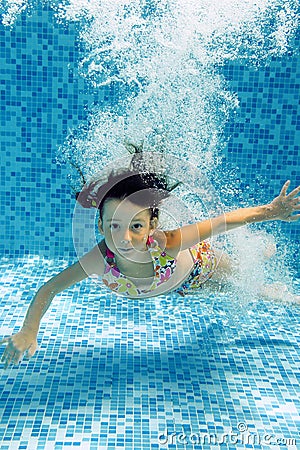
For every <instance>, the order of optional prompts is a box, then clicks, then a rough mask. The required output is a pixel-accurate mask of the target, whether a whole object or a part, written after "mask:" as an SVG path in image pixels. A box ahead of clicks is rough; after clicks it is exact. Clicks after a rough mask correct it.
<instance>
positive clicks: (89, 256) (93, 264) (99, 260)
mask: <svg viewBox="0 0 300 450" xmlns="http://www.w3.org/2000/svg"><path fill="white" fill-rule="evenodd" d="M105 253H106V246H105V241H104V239H103V240H102V241H101V242H99V243H98V244H97V245H95V247H93V248H92V250H90V251H89V252H88V253H86V254H85V255H84V256H82V258H80V260H79V262H80V264H81V265H82V267H83V269H84V270H85V272H86V274H87V275H92V274H97V275H103V273H104V270H105V259H104V258H105Z"/></svg>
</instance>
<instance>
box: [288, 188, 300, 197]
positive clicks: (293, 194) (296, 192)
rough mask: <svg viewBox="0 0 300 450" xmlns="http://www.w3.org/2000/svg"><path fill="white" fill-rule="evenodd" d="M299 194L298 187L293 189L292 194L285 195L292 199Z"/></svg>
mask: <svg viewBox="0 0 300 450" xmlns="http://www.w3.org/2000/svg"><path fill="white" fill-rule="evenodd" d="M299 192H300V186H298V187H296V188H295V189H293V190H292V192H290V193H289V195H287V197H288V198H291V197H294V196H295V195H297V194H299Z"/></svg>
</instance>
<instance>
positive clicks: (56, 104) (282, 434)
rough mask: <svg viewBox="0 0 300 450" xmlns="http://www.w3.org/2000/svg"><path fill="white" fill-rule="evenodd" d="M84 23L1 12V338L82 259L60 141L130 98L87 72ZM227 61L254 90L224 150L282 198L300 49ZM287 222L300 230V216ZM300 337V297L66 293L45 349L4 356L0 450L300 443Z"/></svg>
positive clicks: (51, 317) (295, 158) (245, 182)
mask: <svg viewBox="0 0 300 450" xmlns="http://www.w3.org/2000/svg"><path fill="white" fill-rule="evenodd" d="M76 34H77V29H76V26H74V25H72V24H67V25H66V24H64V25H58V24H56V23H55V20H54V19H53V12H52V11H51V10H50V9H49V8H48V7H47V6H46V5H44V6H43V7H42V5H39V6H37V8H36V9H34V10H33V11H32V13H31V15H25V14H23V15H22V16H20V18H19V19H18V21H17V23H16V24H15V25H14V27H13V28H12V29H9V28H5V27H3V26H2V25H0V37H1V46H0V58H1V65H0V74H1V81H0V82H1V98H0V100H1V144H0V145H1V161H2V167H1V188H2V190H1V206H2V215H1V218H0V226H1V229H2V230H3V232H2V233H1V234H0V252H1V257H2V259H1V278H0V292H1V300H0V301H1V309H0V336H1V337H2V336H7V335H10V334H11V333H13V332H16V331H18V329H19V327H20V326H21V325H22V322H23V319H24V316H25V314H26V310H27V308H28V305H29V304H30V302H31V300H32V297H33V295H34V293H35V292H36V290H37V289H38V287H39V286H41V284H43V283H44V282H45V281H46V280H47V279H49V278H50V277H51V276H53V275H54V274H56V273H57V271H58V270H59V269H61V268H64V267H66V264H70V263H71V262H73V261H74V259H75V257H76V254H75V251H74V247H73V242H72V220H71V217H72V213H73V209H74V199H73V198H72V196H71V194H70V192H69V187H68V185H67V183H66V175H67V173H66V170H65V169H64V167H61V166H58V165H57V164H56V163H55V153H56V148H57V146H58V145H60V144H62V142H63V141H64V138H65V136H66V134H67V133H68V130H69V129H70V128H73V127H75V126H77V125H78V123H80V122H81V121H82V120H83V119H84V118H85V115H86V111H87V109H88V108H89V107H90V106H91V105H92V104H94V103H98V104H101V105H102V106H103V107H105V106H107V105H108V104H110V103H111V102H112V101H113V100H114V98H115V97H117V96H118V89H119V87H118V86H116V85H114V86H110V87H104V88H101V89H92V88H91V86H88V85H87V84H86V82H85V81H84V80H83V79H82V78H81V77H80V76H79V75H78V73H77V69H76V67H77V59H78V55H79V48H78V44H77V43H76ZM222 71H223V73H224V75H225V77H226V79H227V80H228V82H229V86H230V89H232V90H233V91H235V92H237V94H238V97H239V99H240V110H239V111H238V114H237V117H236V118H235V119H234V120H233V121H230V122H229V123H228V125H227V133H228V135H230V136H231V138H230V139H229V142H228V147H227V148H226V149H224V157H225V161H226V162H227V163H228V164H229V165H231V166H232V167H233V168H234V170H235V174H236V175H237V177H238V178H239V179H240V186H241V192H242V193H243V194H245V196H247V195H248V194H247V192H249V195H248V197H249V202H250V203H251V202H254V200H255V199H254V197H253V194H254V193H255V194H256V195H257V197H256V200H257V199H259V201H265V200H269V199H270V198H272V196H273V195H275V194H276V193H277V191H278V189H279V188H280V186H281V183H282V182H283V181H285V179H287V178H292V180H294V183H295V184H297V183H298V184H299V183H300V178H299V117H300V115H299V87H300V84H299V73H300V72H299V58H297V57H296V56H293V57H290V56H289V55H287V56H284V57H283V58H280V59H279V58H278V59H275V58H274V59H273V61H271V63H270V65H269V66H267V67H261V68H260V69H259V70H255V69H254V68H253V67H250V66H249V67H244V66H242V65H240V64H238V63H228V64H227V65H225V66H224V67H223V68H222ZM247 186H249V189H247ZM257 186H258V187H259V190H257ZM227 200H228V199H227ZM229 200H230V199H229ZM234 201H236V199H232V202H234ZM228 204H229V205H230V204H231V203H230V201H229V203H228ZM279 230H281V232H283V233H286V235H287V236H290V237H291V238H292V239H293V240H294V241H298V242H299V225H293V226H291V225H290V224H288V225H285V224H282V225H280V227H279ZM37 255H38V256H37ZM4 258H5V259H4ZM59 258H64V259H63V260H62V259H59ZM298 263H299V258H298V256H297V254H296V255H295V261H294V264H295V266H296V265H297V264H298ZM296 286H297V285H296ZM299 341H300V336H299V306H296V305H289V304H283V303H281V304H280V303H275V304H272V303H270V302H266V301H262V300H258V301H254V302H253V303H250V304H249V303H243V302H242V301H241V300H239V299H238V296H237V295H236V293H234V292H232V293H231V294H228V293H227V294H225V293H224V294H222V293H220V294H209V293H207V292H206V291H205V290H203V291H201V293H200V294H199V296H197V298H196V297H193V298H192V297H186V298H185V299H181V298H176V297H172V296H165V297H164V296H161V297H158V298H155V299H149V300H147V301H138V300H130V299H126V298H122V297H116V296H115V295H113V294H111V293H109V292H107V291H106V290H104V288H103V289H102V288H100V287H99V286H96V285H95V284H94V283H93V282H92V281H91V280H86V281H84V282H82V283H81V284H80V285H76V286H75V287H74V288H73V289H70V290H67V291H65V292H64V293H62V294H60V295H58V296H56V297H55V299H54V300H53V302H52V305H51V307H50V308H49V310H48V312H47V314H46V316H45V318H44V320H43V321H42V324H41V328H40V333H39V350H38V352H37V354H36V355H35V356H34V357H33V358H32V359H31V360H30V361H27V362H26V361H23V362H22V363H21V364H20V365H19V366H18V367H12V368H9V369H7V370H3V368H2V367H0V396H1V398H0V405H1V408H0V415H1V420H0V448H1V450H8V449H9V450H11V449H12V450H15V449H28V450H33V449H38V450H40V449H49V450H50V449H55V450H56V449H57V450H58V449H62V448H78V449H93V450H94V449H95V450H96V449H103V450H104V449H117V448H120V449H124V448H125V449H134V450H139V449H143V450H147V449H160V448H170V449H173V448H174V449H181V448H187V449H188V448H199V449H201V448H205V449H206V448H207V449H209V448H216V449H217V448H227V449H245V448H258V449H260V448H274V449H275V448H291V449H292V448H295V449H296V448H299V445H300V444H299V442H300V436H299V429H300V417H299V415H300V404H299V398H300V392H299V379H300V377H299V375H300V374H299V368H300V364H299V359H300V355H299V343H300V342H299ZM166 432H167V433H168V443H165V439H166V436H165V434H166ZM208 435H210V437H208ZM222 441H224V443H223V444H222V445H221V442H222Z"/></svg>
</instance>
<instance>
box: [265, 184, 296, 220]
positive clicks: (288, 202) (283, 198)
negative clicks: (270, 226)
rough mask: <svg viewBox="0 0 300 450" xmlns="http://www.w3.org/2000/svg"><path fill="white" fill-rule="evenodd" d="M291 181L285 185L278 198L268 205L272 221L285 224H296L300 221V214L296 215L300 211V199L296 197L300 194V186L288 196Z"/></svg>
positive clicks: (269, 216) (268, 213)
mask: <svg viewBox="0 0 300 450" xmlns="http://www.w3.org/2000/svg"><path fill="white" fill-rule="evenodd" d="M290 183H291V182H290V180H288V181H286V183H284V185H283V187H282V189H281V191H280V194H279V196H278V197H276V198H274V200H273V201H272V202H271V203H270V204H269V205H267V206H268V209H267V215H268V218H269V219H271V220H276V219H277V220H283V221H285V222H295V221H296V220H299V219H300V214H294V215H293V213H295V212H296V211H300V197H296V196H297V194H299V192H300V186H298V187H297V188H295V189H294V190H293V191H292V192H290V193H289V194H287V193H286V192H287V190H288V187H289V185H290Z"/></svg>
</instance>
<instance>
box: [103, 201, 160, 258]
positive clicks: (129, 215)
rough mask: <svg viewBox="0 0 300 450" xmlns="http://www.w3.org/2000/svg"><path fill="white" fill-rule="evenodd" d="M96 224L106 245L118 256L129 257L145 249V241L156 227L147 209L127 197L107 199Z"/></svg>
mask: <svg viewBox="0 0 300 450" xmlns="http://www.w3.org/2000/svg"><path fill="white" fill-rule="evenodd" d="M98 225H99V231H100V232H101V233H102V234H103V235H104V238H105V243H106V245H107V247H108V248H109V249H110V250H111V251H112V252H113V253H116V254H117V255H118V256H119V257H123V258H130V259H131V258H132V256H133V255H137V253H140V252H145V251H146V250H147V245H146V242H147V239H148V236H149V234H150V233H151V232H153V230H154V229H155V227H156V219H153V220H150V210H149V209H143V207H141V206H138V205H136V204H135V203H132V202H131V201H130V200H128V199H124V200H117V199H108V200H106V201H105V203H104V208H103V211H102V221H101V219H99V224H98Z"/></svg>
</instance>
